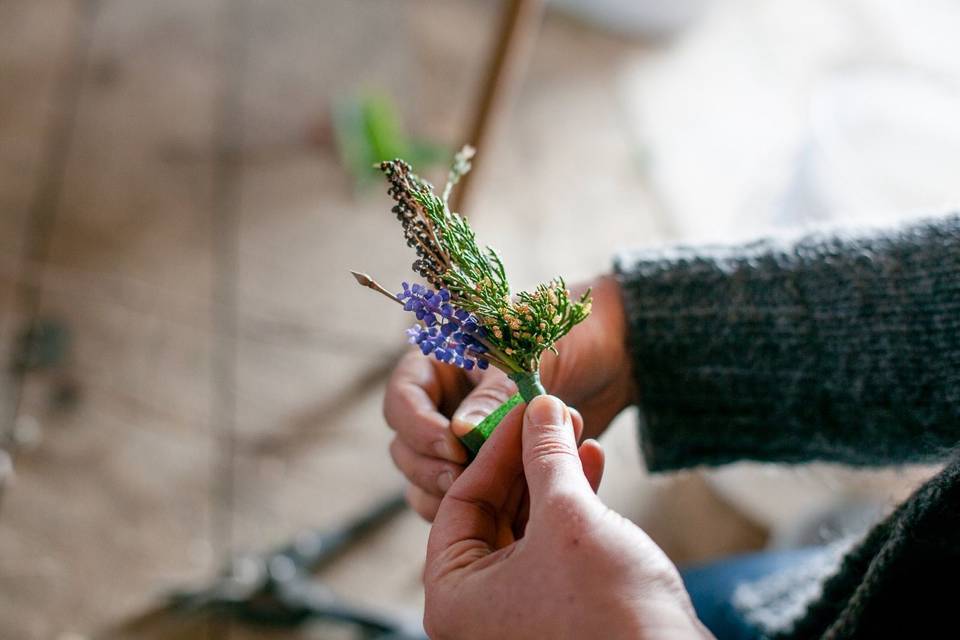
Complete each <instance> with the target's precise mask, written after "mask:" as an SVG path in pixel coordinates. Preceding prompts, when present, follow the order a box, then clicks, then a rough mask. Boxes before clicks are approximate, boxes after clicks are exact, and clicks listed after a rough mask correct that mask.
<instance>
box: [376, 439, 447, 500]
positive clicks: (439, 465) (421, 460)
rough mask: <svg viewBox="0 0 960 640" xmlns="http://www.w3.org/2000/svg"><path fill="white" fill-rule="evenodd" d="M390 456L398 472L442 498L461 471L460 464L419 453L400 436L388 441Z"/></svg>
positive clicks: (424, 489) (421, 487)
mask: <svg viewBox="0 0 960 640" xmlns="http://www.w3.org/2000/svg"><path fill="white" fill-rule="evenodd" d="M390 457H391V458H393V463H394V464H395V465H396V466H397V468H398V469H400V472H401V473H402V474H403V475H405V476H406V477H407V480H409V481H410V482H411V483H412V484H414V485H416V486H417V487H419V488H420V489H422V490H423V491H426V492H427V493H430V494H432V495H435V496H437V497H438V498H442V497H443V494H445V493H446V492H447V489H449V488H450V485H452V484H453V481H454V480H456V479H457V476H459V475H460V473H461V472H462V471H463V467H462V466H460V465H456V464H453V463H452V462H447V461H446V460H441V459H439V458H431V457H429V456H424V455H420V454H419V453H417V452H416V451H414V450H413V449H411V448H410V447H409V446H407V443H406V442H404V441H403V440H401V439H400V438H394V439H393V442H391V443H390Z"/></svg>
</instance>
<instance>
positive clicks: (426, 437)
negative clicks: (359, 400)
mask: <svg viewBox="0 0 960 640" xmlns="http://www.w3.org/2000/svg"><path fill="white" fill-rule="evenodd" d="M441 395H442V389H441V386H440V382H439V380H438V379H437V372H436V370H435V369H434V368H433V365H432V364H431V363H430V362H429V361H428V360H427V359H425V358H424V357H423V356H421V355H420V354H419V353H413V352H411V353H408V354H407V355H405V356H404V357H403V358H402V359H401V360H400V363H399V364H398V365H397V368H396V369H394V371H393V373H392V374H391V376H390V380H389V381H388V382H387V390H386V393H385V394H384V397H383V417H384V418H385V419H386V421H387V424H388V425H389V426H390V428H391V429H393V430H394V431H396V432H397V434H398V435H399V436H400V438H401V439H402V440H403V441H404V442H406V443H407V445H408V446H409V447H410V448H411V449H413V450H414V451H416V452H417V453H420V454H422V455H425V456H430V457H434V458H442V459H444V460H449V461H451V462H456V463H458V464H463V463H465V462H466V461H467V453H466V451H465V450H464V448H463V445H461V444H460V442H459V441H458V440H457V438H456V436H454V435H453V433H452V432H451V431H450V421H449V420H448V419H447V418H446V417H445V416H444V415H443V414H441V413H440V411H439V409H438V405H439V404H440V400H441Z"/></svg>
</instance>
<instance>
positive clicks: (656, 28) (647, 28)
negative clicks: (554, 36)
mask: <svg viewBox="0 0 960 640" xmlns="http://www.w3.org/2000/svg"><path fill="white" fill-rule="evenodd" d="M552 4H553V5H554V6H555V7H557V8H558V9H560V10H562V11H565V12H566V13H569V14H572V15H575V16H577V17H579V18H582V19H583V20H586V21H588V22H592V23H594V24H597V25H599V26H601V27H604V28H606V29H610V30H611V31H616V32H618V33H623V34H626V35H636V36H652V37H664V36H670V35H673V34H675V33H677V32H679V31H681V30H683V29H684V28H686V27H687V26H688V25H690V24H691V23H692V22H693V21H694V20H696V19H697V18H699V17H700V15H701V14H702V13H703V11H704V9H705V8H706V5H707V0H552Z"/></svg>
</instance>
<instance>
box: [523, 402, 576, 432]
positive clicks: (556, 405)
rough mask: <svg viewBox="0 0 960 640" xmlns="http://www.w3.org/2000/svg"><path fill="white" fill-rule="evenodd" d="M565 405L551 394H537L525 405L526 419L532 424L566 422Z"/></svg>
mask: <svg viewBox="0 0 960 640" xmlns="http://www.w3.org/2000/svg"><path fill="white" fill-rule="evenodd" d="M567 415H568V414H567V407H566V405H564V404H563V403H562V402H560V400H558V399H557V398H554V397H553V396H537V397H536V398H534V399H533V400H531V401H530V404H528V405H527V411H526V413H525V414H524V416H525V418H526V420H528V421H529V422H530V424H532V425H534V426H537V427H539V426H543V425H548V424H549V425H558V426H562V425H564V424H566V422H567V420H566V416H567Z"/></svg>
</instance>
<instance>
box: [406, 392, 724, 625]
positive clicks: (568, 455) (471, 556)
mask: <svg viewBox="0 0 960 640" xmlns="http://www.w3.org/2000/svg"><path fill="white" fill-rule="evenodd" d="M602 467H603V454H602V449H601V448H600V445H599V444H597V442H596V441H593V440H588V441H586V442H584V443H583V444H582V445H580V447H577V444H576V441H575V440H574V436H573V420H572V414H571V413H570V412H569V411H568V410H567V408H566V407H565V406H564V405H563V403H562V402H560V401H559V400H558V399H556V398H554V397H552V396H538V397H537V398H534V399H533V400H532V401H531V402H530V404H529V406H528V407H527V409H526V411H525V413H524V414H523V415H522V416H521V413H520V411H519V410H514V411H512V412H511V413H510V414H509V415H508V416H507V417H506V418H504V420H503V422H502V423H501V424H500V426H499V427H497V430H496V431H495V432H494V434H493V435H492V436H491V437H490V440H489V441H488V442H487V443H486V444H485V445H484V446H483V449H482V450H481V451H480V453H479V455H478V456H477V459H476V460H475V461H474V463H473V464H472V465H471V466H470V468H469V469H467V470H466V471H465V472H464V474H463V476H462V477H461V478H460V479H459V480H457V482H456V483H455V484H454V485H453V487H452V488H451V489H450V492H449V493H448V494H447V497H446V498H444V500H443V502H442V503H441V505H440V510H439V511H438V513H437V518H436V521H435V522H434V524H433V528H432V529H431V531H430V542H429V544H428V545H427V562H426V566H425V568H424V572H423V575H424V587H425V591H426V603H425V609H424V628H425V629H426V630H427V632H428V633H429V635H430V637H431V638H435V639H436V640H445V639H446V638H457V639H459V640H463V639H465V638H469V639H470V640H487V639H489V640H513V639H515V638H516V639H518V640H519V639H522V638H555V639H558V640H561V639H563V638H596V637H603V638H610V639H615V638H625V639H626V638H630V639H633V640H636V639H645V638H650V639H653V638H658V639H659V638H671V639H681V638H683V639H690V640H694V639H702V638H711V637H712V636H711V635H710V633H709V631H707V630H706V629H705V628H704V627H703V625H702V624H700V621H699V620H698V619H697V616H696V613H695V612H694V609H693V605H692V604H691V602H690V597H689V596H688V595H687V593H686V590H685V589H684V587H683V582H682V581H681V579H680V575H679V574H678V573H677V569H676V567H675V566H674V565H673V563H672V562H670V560H669V559H667V556H666V555H664V553H663V551H662V550H661V549H660V548H659V547H657V545H656V544H655V543H654V542H653V541H652V540H651V539H650V538H649V536H647V534H646V533H644V532H643V531H642V530H641V529H640V528H639V527H637V526H636V525H635V524H633V523H632V522H630V521H629V520H627V519H626V518H623V517H622V516H620V515H619V514H617V513H616V512H614V511H611V510H610V509H609V508H607V507H606V506H605V505H604V504H603V503H602V502H601V501H600V499H599V498H598V497H597V496H596V495H594V492H593V490H595V489H596V485H597V484H598V483H599V480H600V475H601V474H602ZM518 484H522V485H523V486H525V487H526V488H527V489H528V490H529V496H530V503H529V519H528V520H527V523H526V526H525V528H524V530H523V531H522V532H518V531H517V529H516V528H515V527H514V526H513V525H514V524H515V522H516V515H517V514H516V511H515V506H516V505H515V501H514V497H515V495H516V492H515V491H514V487H516V486H517V485H518ZM571 605H572V606H571Z"/></svg>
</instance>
